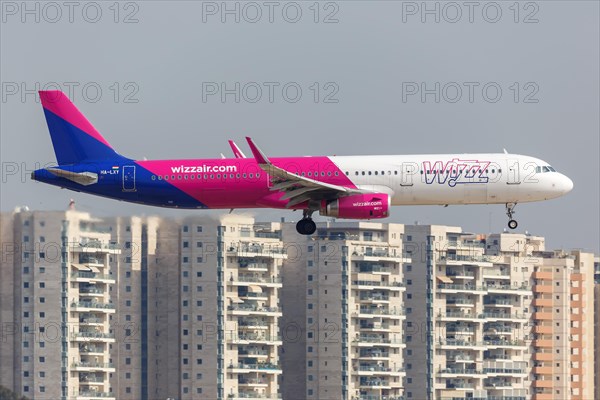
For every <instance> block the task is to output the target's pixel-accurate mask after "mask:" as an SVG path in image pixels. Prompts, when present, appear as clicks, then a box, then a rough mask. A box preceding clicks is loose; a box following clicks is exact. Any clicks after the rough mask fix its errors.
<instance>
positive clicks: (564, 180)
mask: <svg viewBox="0 0 600 400" xmlns="http://www.w3.org/2000/svg"><path fill="white" fill-rule="evenodd" d="M557 187H558V189H559V190H560V191H561V192H562V193H563V194H567V193H569V192H570V191H571V190H573V181H572V180H571V179H570V178H569V177H568V176H565V175H561V176H560V180H559V182H558V185H557Z"/></svg>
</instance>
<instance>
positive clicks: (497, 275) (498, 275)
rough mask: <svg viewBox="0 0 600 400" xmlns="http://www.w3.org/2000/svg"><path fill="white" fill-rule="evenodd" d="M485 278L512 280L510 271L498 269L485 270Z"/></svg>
mask: <svg viewBox="0 0 600 400" xmlns="http://www.w3.org/2000/svg"><path fill="white" fill-rule="evenodd" d="M482 275H483V278H484V279H485V278H494V279H510V270H509V269H498V268H486V269H484V270H483V273H482Z"/></svg>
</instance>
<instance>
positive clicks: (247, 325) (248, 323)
mask: <svg viewBox="0 0 600 400" xmlns="http://www.w3.org/2000/svg"><path fill="white" fill-rule="evenodd" d="M270 325H272V324H269V323H268V322H266V321H261V320H247V319H243V320H240V321H238V326H239V327H240V328H242V329H269V326H270Z"/></svg>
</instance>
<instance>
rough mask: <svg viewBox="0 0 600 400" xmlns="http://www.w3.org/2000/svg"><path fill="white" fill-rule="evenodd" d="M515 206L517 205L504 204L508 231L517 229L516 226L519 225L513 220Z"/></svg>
mask: <svg viewBox="0 0 600 400" xmlns="http://www.w3.org/2000/svg"><path fill="white" fill-rule="evenodd" d="M516 206H517V203H506V215H508V227H509V228H510V229H517V226H518V225H519V224H518V223H517V221H515V220H514V219H513V214H514V213H515V207H516Z"/></svg>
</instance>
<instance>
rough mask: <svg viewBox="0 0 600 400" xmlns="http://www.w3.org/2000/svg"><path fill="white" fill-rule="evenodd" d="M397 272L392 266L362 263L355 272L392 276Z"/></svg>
mask: <svg viewBox="0 0 600 400" xmlns="http://www.w3.org/2000/svg"><path fill="white" fill-rule="evenodd" d="M395 270H396V269H395V268H393V267H392V266H390V265H384V264H373V263H367V262H362V263H359V265H358V266H357V268H356V269H355V271H354V272H356V273H360V274H373V275H390V274H391V273H392V272H394V271H395Z"/></svg>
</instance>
